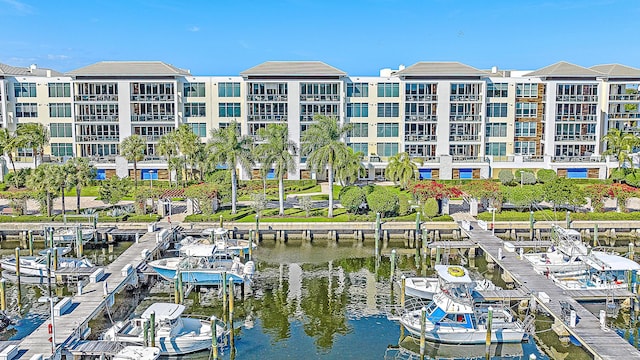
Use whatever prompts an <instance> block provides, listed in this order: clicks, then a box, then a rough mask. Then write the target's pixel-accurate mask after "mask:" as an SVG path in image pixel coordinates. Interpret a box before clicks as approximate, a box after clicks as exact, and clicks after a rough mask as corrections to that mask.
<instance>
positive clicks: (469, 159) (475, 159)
mask: <svg viewBox="0 0 640 360" xmlns="http://www.w3.org/2000/svg"><path fill="white" fill-rule="evenodd" d="M451 160H452V161H453V162H455V163H461V162H464V163H483V162H489V158H487V157H485V156H465V155H453V156H452V157H451Z"/></svg>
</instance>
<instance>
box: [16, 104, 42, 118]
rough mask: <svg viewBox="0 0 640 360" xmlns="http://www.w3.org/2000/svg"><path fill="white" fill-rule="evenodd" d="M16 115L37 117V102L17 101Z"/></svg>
mask: <svg viewBox="0 0 640 360" xmlns="http://www.w3.org/2000/svg"><path fill="white" fill-rule="evenodd" d="M16 117H31V118H33V117H38V104H36V103H17V104H16Z"/></svg>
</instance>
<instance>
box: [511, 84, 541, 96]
mask: <svg viewBox="0 0 640 360" xmlns="http://www.w3.org/2000/svg"><path fill="white" fill-rule="evenodd" d="M516 97H526V98H534V97H538V84H516Z"/></svg>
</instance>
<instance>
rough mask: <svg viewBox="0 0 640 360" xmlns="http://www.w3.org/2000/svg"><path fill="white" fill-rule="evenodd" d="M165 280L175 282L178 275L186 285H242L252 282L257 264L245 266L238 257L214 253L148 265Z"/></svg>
mask: <svg viewBox="0 0 640 360" xmlns="http://www.w3.org/2000/svg"><path fill="white" fill-rule="evenodd" d="M147 264H148V265H149V267H151V268H152V269H153V270H154V271H155V272H157V273H158V275H160V277H162V278H163V279H165V280H170V281H174V280H175V279H176V278H177V276H178V275H177V274H180V278H181V279H182V281H183V282H185V283H190V284H197V285H220V284H222V283H223V279H226V282H233V283H236V284H242V283H244V282H245V281H249V280H251V278H252V277H253V274H254V272H255V263H254V262H253V261H247V262H246V263H245V264H243V263H242V262H241V261H240V259H239V258H238V257H233V258H231V257H230V255H225V254H222V253H214V255H213V256H211V257H170V258H165V259H159V260H154V261H150V262H148V263H147Z"/></svg>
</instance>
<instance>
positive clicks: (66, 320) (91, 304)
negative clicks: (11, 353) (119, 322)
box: [20, 229, 171, 359]
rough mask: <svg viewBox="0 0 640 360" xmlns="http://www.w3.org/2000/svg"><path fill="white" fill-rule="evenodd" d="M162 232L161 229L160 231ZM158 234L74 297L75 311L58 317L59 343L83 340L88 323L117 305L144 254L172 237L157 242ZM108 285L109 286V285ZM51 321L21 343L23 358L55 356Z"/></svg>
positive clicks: (132, 249) (129, 251) (142, 240)
mask: <svg viewBox="0 0 640 360" xmlns="http://www.w3.org/2000/svg"><path fill="white" fill-rule="evenodd" d="M158 230H161V229H158ZM157 234H158V231H156V232H152V233H147V234H145V235H144V236H142V237H141V238H140V239H139V241H138V242H137V243H134V244H133V245H131V246H130V247H129V248H128V249H127V250H125V252H123V253H122V254H121V255H120V256H118V258H117V259H116V260H115V261H114V262H112V263H111V264H109V265H108V266H106V267H104V276H103V277H102V281H99V282H97V283H89V284H87V285H85V287H84V288H83V291H82V295H75V296H73V298H72V303H73V305H72V306H71V309H70V310H69V311H67V312H66V313H64V314H62V315H61V316H56V317H55V327H56V343H57V344H59V347H63V346H60V345H64V346H66V345H68V344H69V343H71V341H72V340H74V339H79V338H82V332H83V331H84V330H85V329H86V327H87V323H88V322H89V320H91V319H92V318H93V317H95V315H97V314H98V313H99V312H100V311H101V310H102V309H103V308H104V306H105V305H109V304H111V303H112V302H113V296H114V295H115V294H116V293H118V292H119V291H120V290H122V289H123V288H124V287H125V285H126V284H127V283H129V282H130V281H132V280H137V276H138V274H137V268H138V267H139V266H140V265H141V264H144V263H145V259H143V258H142V255H141V254H142V251H143V250H149V251H150V253H154V252H155V251H156V250H157V249H158V248H159V247H162V246H164V245H165V242H166V241H169V239H170V238H171V237H170V236H168V237H167V238H166V239H165V241H162V242H156V236H157ZM127 265H131V267H132V269H131V270H132V271H129V272H128V273H126V272H123V271H122V270H123V269H124V268H125V267H126V266H127ZM105 284H106V285H105ZM105 287H106V288H107V292H108V296H105V295H104V291H105V290H104V288H105ZM48 324H49V321H46V322H44V323H43V324H42V325H40V326H39V327H38V328H37V329H36V330H34V331H33V332H32V333H31V334H29V336H27V337H26V338H24V339H23V340H22V342H21V343H20V349H21V350H26V355H23V356H22V357H21V358H23V359H29V358H31V357H32V356H33V355H36V354H41V353H42V354H45V358H46V357H48V356H50V354H51V351H50V349H51V343H50V342H49V338H50V337H51V335H50V334H49V333H48V329H47V328H48Z"/></svg>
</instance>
